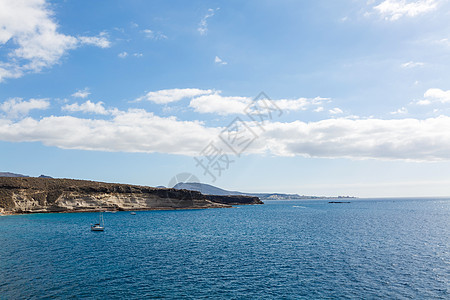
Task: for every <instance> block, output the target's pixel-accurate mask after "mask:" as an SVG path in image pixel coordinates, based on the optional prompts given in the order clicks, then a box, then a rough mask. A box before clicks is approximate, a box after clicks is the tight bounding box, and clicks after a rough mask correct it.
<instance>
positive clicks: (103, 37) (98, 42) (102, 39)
mask: <svg viewBox="0 0 450 300" xmlns="http://www.w3.org/2000/svg"><path fill="white" fill-rule="evenodd" d="M78 41H79V42H80V43H81V44H85V45H93V46H97V47H100V48H109V47H111V42H110V41H109V40H108V35H107V33H106V32H101V33H100V34H99V36H80V37H78Z"/></svg>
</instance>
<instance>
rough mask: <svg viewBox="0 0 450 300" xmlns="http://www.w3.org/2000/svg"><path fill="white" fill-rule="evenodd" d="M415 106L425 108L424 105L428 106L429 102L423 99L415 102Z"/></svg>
mask: <svg viewBox="0 0 450 300" xmlns="http://www.w3.org/2000/svg"><path fill="white" fill-rule="evenodd" d="M415 104H417V105H420V106H426V105H430V104H431V101H430V100H427V99H423V100H419V101H417V102H415Z"/></svg>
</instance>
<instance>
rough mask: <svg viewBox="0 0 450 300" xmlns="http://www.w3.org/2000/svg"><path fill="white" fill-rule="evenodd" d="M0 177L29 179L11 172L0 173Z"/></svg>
mask: <svg viewBox="0 0 450 300" xmlns="http://www.w3.org/2000/svg"><path fill="white" fill-rule="evenodd" d="M0 177H30V176H27V175H22V174H15V173H11V172H0Z"/></svg>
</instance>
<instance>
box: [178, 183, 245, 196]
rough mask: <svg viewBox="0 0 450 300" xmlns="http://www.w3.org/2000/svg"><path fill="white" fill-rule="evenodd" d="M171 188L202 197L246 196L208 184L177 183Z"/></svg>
mask: <svg viewBox="0 0 450 300" xmlns="http://www.w3.org/2000/svg"><path fill="white" fill-rule="evenodd" d="M173 188H174V189H180V190H190V191H197V192H200V193H202V194H204V195H220V196H229V195H247V194H245V193H241V192H237V191H227V190H224V189H221V188H218V187H216V186H213V185H210V184H206V183H199V182H179V183H177V184H176V185H175V186H174V187H173ZM252 196H253V195H252Z"/></svg>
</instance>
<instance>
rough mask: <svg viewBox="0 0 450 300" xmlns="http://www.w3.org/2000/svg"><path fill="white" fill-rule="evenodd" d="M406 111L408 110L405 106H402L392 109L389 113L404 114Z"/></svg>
mask: <svg viewBox="0 0 450 300" xmlns="http://www.w3.org/2000/svg"><path fill="white" fill-rule="evenodd" d="M407 113H408V110H407V109H406V107H402V108H399V109H397V110H396V111H392V112H391V113H390V114H391V115H405V114H407Z"/></svg>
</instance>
